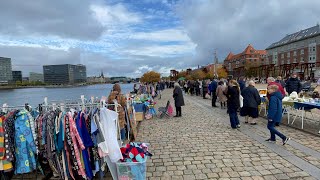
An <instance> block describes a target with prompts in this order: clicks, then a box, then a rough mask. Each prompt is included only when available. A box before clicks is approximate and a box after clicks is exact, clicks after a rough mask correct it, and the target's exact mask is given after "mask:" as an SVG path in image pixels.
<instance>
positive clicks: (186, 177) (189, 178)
mask: <svg viewBox="0 0 320 180" xmlns="http://www.w3.org/2000/svg"><path fill="white" fill-rule="evenodd" d="M183 179H185V180H193V179H196V177H195V175H183Z"/></svg>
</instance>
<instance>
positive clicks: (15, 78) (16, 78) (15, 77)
mask: <svg viewBox="0 0 320 180" xmlns="http://www.w3.org/2000/svg"><path fill="white" fill-rule="evenodd" d="M12 81H13V82H14V83H15V82H17V81H20V82H22V72H21V71H12Z"/></svg>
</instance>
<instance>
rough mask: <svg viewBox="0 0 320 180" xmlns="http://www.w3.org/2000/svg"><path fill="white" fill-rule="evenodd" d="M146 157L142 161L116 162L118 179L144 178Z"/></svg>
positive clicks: (133, 179) (134, 179) (135, 179)
mask: <svg viewBox="0 0 320 180" xmlns="http://www.w3.org/2000/svg"><path fill="white" fill-rule="evenodd" d="M146 163H147V158H145V161H144V162H117V172H118V180H144V179H146V174H147V173H146V172H147V166H146Z"/></svg>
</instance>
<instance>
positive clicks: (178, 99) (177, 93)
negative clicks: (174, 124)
mask: <svg viewBox="0 0 320 180" xmlns="http://www.w3.org/2000/svg"><path fill="white" fill-rule="evenodd" d="M173 98H174V105H175V107H176V115H175V116H174V117H181V106H184V99H183V94H182V91H181V87H180V85H179V84H178V83H174V89H173Z"/></svg>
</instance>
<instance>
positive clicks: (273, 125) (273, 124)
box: [268, 120, 287, 141]
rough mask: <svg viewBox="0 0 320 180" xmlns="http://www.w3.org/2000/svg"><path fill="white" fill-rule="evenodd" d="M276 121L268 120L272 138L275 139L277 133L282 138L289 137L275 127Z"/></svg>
mask: <svg viewBox="0 0 320 180" xmlns="http://www.w3.org/2000/svg"><path fill="white" fill-rule="evenodd" d="M275 125H276V122H275V121H270V120H269V121H268V129H269V130H270V134H271V137H270V140H271V141H275V140H276V135H278V136H279V137H280V138H281V139H282V140H285V139H286V138H287V137H286V136H285V135H283V134H281V133H280V132H279V131H278V130H277V129H276V128H275Z"/></svg>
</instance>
